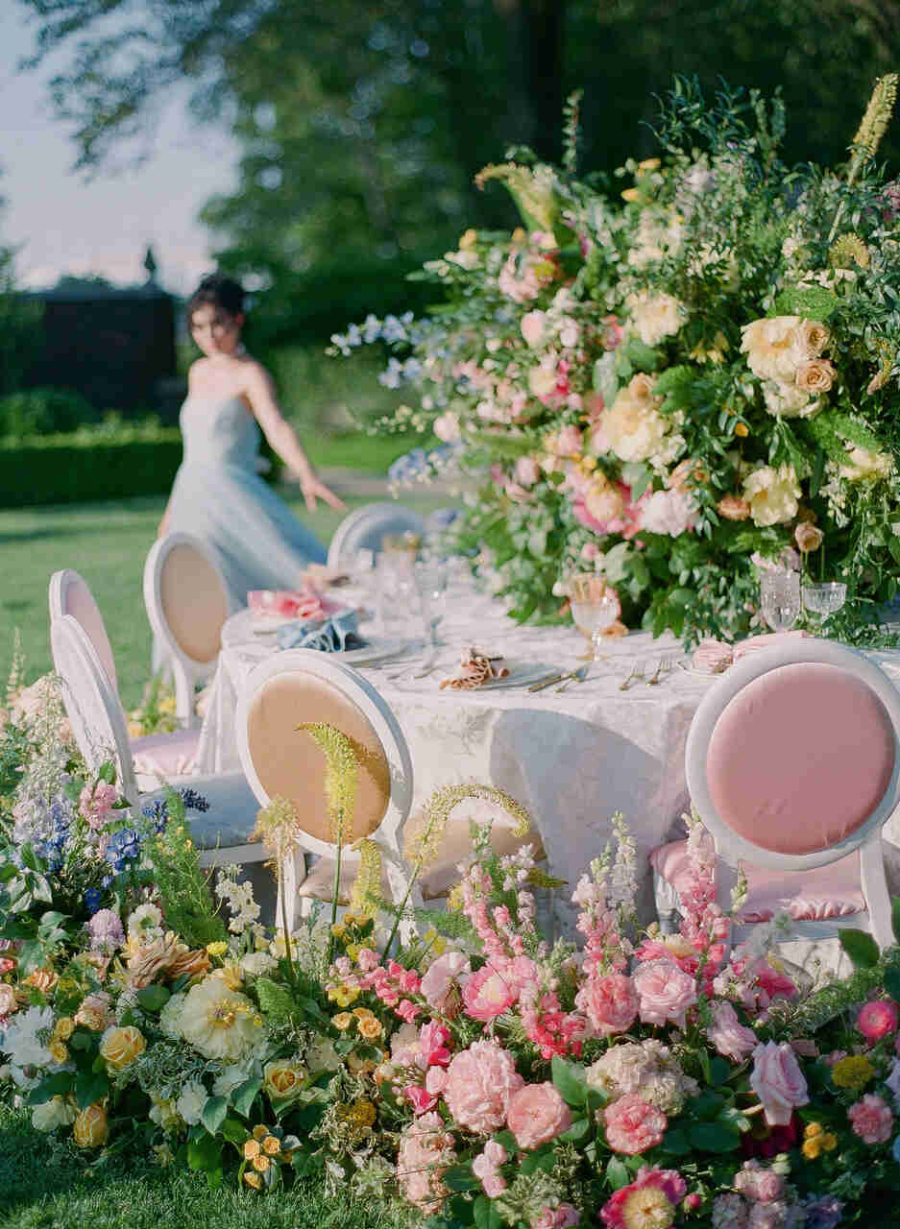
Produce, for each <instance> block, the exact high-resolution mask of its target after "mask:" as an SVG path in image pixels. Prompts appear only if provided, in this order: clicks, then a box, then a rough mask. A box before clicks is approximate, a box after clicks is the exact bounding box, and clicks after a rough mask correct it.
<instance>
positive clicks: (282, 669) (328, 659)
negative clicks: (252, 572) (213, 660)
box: [237, 649, 419, 935]
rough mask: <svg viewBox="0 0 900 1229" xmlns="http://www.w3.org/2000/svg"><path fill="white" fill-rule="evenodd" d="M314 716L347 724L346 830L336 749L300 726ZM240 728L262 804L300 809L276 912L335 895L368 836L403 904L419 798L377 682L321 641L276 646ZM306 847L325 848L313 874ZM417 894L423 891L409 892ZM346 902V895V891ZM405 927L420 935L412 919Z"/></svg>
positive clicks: (251, 682)
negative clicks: (339, 814)
mask: <svg viewBox="0 0 900 1229" xmlns="http://www.w3.org/2000/svg"><path fill="white" fill-rule="evenodd" d="M307 724H316V725H319V726H324V727H329V726H330V727H333V728H334V729H336V730H338V731H339V732H340V733H341V734H343V735H345V737H346V738H347V739H348V740H349V742H350V745H351V747H352V750H353V753H354V757H355V759H356V764H357V786H356V794H355V802H354V811H353V814H352V815H351V816H349V817H346V818H345V819H344V821H343V826H342V827H341V829H340V830H339V831H336V830H335V818H334V814H333V809H332V808H331V806H330V804H329V800H328V798H327V796H326V777H327V773H328V757H327V755H326V752H325V750H324V749H323V747H322V746H321V745H320V741H319V740H318V739H317V738H314V737H313V736H312V734H311V733H310V732H309V731H308V730H304V729H300V728H298V727H301V726H304V725H307ZM237 731H238V750H239V752H240V757H241V765H242V766H243V769H244V772H245V774H246V776H247V780H248V781H249V782H250V786H251V788H252V789H253V791H254V793H255V794H256V797H257V798H258V799H259V801H260V803H261V804H262V805H263V806H267V805H268V804H269V802H270V801H271V800H272V799H273V798H285V799H287V800H288V801H289V802H290V803H292V804H293V808H294V813H295V815H296V829H295V841H296V849H295V854H294V856H293V857H292V858H289V859H288V860H287V865H286V868H285V875H284V883H283V891H282V884H279V904H278V913H277V916H278V917H279V918H281V917H282V910H284V911H285V912H286V915H287V918H288V926H289V927H290V926H292V925H293V920H294V917H295V915H296V911H297V908H298V905H299V910H300V912H301V914H306V913H307V912H308V910H309V908H310V906H311V903H312V901H313V900H314V899H318V900H324V901H330V900H331V899H332V894H333V881H334V873H335V863H336V861H337V853H338V848H339V847H340V850H341V863H342V866H343V867H344V868H346V873H345V874H342V876H341V885H342V886H341V891H342V892H344V893H345V892H346V891H347V887H348V882H349V880H350V879H351V878H352V875H353V872H355V870H356V869H357V868H358V866H359V862H360V856H361V854H360V851H359V850H358V849H356V850H354V849H352V848H351V846H352V845H353V844H354V843H355V842H359V841H361V840H362V839H363V838H367V839H368V840H369V841H372V842H374V843H375V844H376V845H377V846H378V848H379V852H380V855H381V859H382V866H383V868H384V880H385V886H386V888H387V891H388V894H389V895H390V896H391V897H392V898H393V900H394V902H395V904H398V905H399V904H400V902H401V901H403V900H404V899H405V898H406V896H407V893H408V892H409V888H410V874H409V870H408V868H407V866H406V863H405V862H404V859H403V854H402V852H401V849H402V834H403V826H404V824H405V823H406V818H407V815H408V814H409V809H410V803H411V801H412V763H411V761H410V757H409V751H408V749H407V745H406V739H405V738H404V736H403V733H402V731H401V729H400V726H399V725H398V724H397V721H396V719H395V717H394V715H393V713H392V712H391V710H390V708H389V707H388V705H387V704H386V703H385V701H384V700H383V699H382V697H381V696H380V695H379V694H378V692H377V691H376V690H375V689H374V687H372V686H371V685H370V684H369V683H368V681H367V680H366V679H364V678H363V677H362V676H361V675H359V674H358V673H357V672H356V671H355V670H351V669H350V668H349V667H348V666H345V665H342V664H340V663H339V662H337V661H335V659H334V657H333V656H332V655H330V654H323V653H319V652H316V651H315V650H312V649H290V650H288V651H286V652H283V653H276V654H273V655H272V656H271V657H268V658H266V659H265V660H264V661H262V662H260V664H259V665H258V666H257V667H256V668H255V669H254V670H253V671H252V672H251V674H250V675H249V677H248V679H247V682H246V685H245V687H244V689H243V691H242V693H241V696H240V700H239V704H238V716H237ZM304 852H305V853H310V854H315V855H317V856H318V860H317V861H316V864H315V867H314V868H313V871H312V872H311V873H310V874H309V875H308V876H307V875H306V873H305V859H304ZM418 899H419V896H418V891H417V890H416V889H414V890H413V892H412V894H411V896H410V900H411V902H413V903H417V902H418ZM339 903H346V899H344V900H343V901H342V900H341V896H340V895H339ZM401 933H403V934H405V935H410V934H411V933H412V926H411V923H410V922H409V919H408V918H405V919H404V922H403V925H402V927H401Z"/></svg>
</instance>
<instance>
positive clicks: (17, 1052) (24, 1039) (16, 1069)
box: [2, 1007, 53, 1086]
mask: <svg viewBox="0 0 900 1229" xmlns="http://www.w3.org/2000/svg"><path fill="white" fill-rule="evenodd" d="M52 1028H53V1008H52V1007H29V1008H28V1010H27V1011H20V1012H19V1013H18V1015H15V1016H13V1018H12V1019H11V1020H10V1021H9V1023H8V1024H7V1025H6V1030H5V1032H4V1033H3V1046H2V1048H3V1052H4V1053H5V1054H8V1055H9V1057H10V1060H11V1062H12V1066H13V1079H14V1080H15V1081H16V1083H17V1084H19V1085H20V1086H24V1085H23V1081H22V1079H20V1078H19V1077H20V1075H22V1074H23V1073H22V1071H21V1068H23V1067H46V1066H48V1065H49V1063H50V1060H51V1055H50V1051H49V1049H48V1048H47V1045H46V1043H45V1042H44V1041H42V1040H41V1039H40V1038H39V1036H38V1034H39V1033H45V1035H49V1033H50V1030H51V1029H52Z"/></svg>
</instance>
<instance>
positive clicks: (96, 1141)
mask: <svg viewBox="0 0 900 1229" xmlns="http://www.w3.org/2000/svg"><path fill="white" fill-rule="evenodd" d="M72 1135H73V1137H74V1139H75V1143H76V1144H77V1145H78V1147H79V1148H99V1147H100V1146H101V1145H102V1144H105V1143H106V1137H107V1136H108V1135H109V1123H108V1122H107V1121H106V1110H105V1109H104V1107H103V1105H101V1103H100V1102H99V1101H95V1102H94V1104H93V1105H89V1106H88V1107H87V1109H83V1110H82V1111H81V1113H80V1114H79V1115H78V1117H77V1118H76V1119H75V1124H74V1126H73V1127H72Z"/></svg>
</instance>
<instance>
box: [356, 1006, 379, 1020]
mask: <svg viewBox="0 0 900 1229" xmlns="http://www.w3.org/2000/svg"><path fill="white" fill-rule="evenodd" d="M353 1014H354V1015H355V1016H356V1018H357V1020H371V1019H372V1018H373V1017H374V1015H375V1012H374V1011H370V1010H369V1008H368V1007H354V1008H353Z"/></svg>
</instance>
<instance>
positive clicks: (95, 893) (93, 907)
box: [84, 888, 103, 917]
mask: <svg viewBox="0 0 900 1229" xmlns="http://www.w3.org/2000/svg"><path fill="white" fill-rule="evenodd" d="M102 900H103V893H102V892H101V891H100V889H99V888H88V889H87V890H86V891H85V894H84V907H85V909H87V911H88V913H89V914H90V916H91V917H93V916H94V914H95V913H96V912H97V910H98V909H99V908H100V902H101V901H102Z"/></svg>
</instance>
